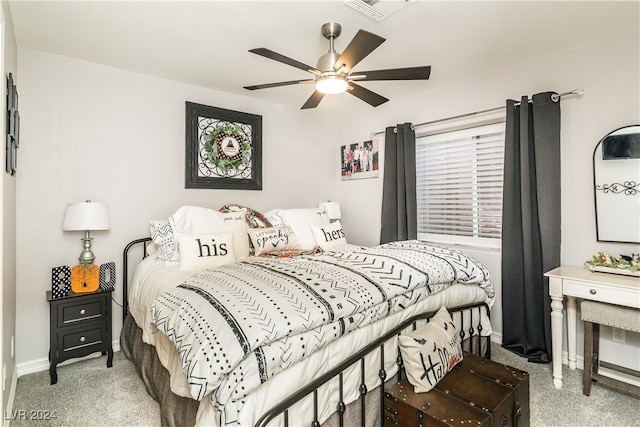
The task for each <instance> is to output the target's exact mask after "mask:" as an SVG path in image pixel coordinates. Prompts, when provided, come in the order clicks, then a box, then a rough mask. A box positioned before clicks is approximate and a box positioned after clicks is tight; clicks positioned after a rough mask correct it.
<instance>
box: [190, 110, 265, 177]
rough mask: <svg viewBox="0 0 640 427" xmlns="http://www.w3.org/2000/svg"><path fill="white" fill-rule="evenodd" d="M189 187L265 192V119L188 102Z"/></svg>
mask: <svg viewBox="0 0 640 427" xmlns="http://www.w3.org/2000/svg"><path fill="white" fill-rule="evenodd" d="M185 188H225V189H236V190H262V116H258V115H255V114H249V113H242V112H239V111H232V110H226V109H223V108H216V107H209V106H206V105H201V104H195V103H192V102H187V103H186V158H185Z"/></svg>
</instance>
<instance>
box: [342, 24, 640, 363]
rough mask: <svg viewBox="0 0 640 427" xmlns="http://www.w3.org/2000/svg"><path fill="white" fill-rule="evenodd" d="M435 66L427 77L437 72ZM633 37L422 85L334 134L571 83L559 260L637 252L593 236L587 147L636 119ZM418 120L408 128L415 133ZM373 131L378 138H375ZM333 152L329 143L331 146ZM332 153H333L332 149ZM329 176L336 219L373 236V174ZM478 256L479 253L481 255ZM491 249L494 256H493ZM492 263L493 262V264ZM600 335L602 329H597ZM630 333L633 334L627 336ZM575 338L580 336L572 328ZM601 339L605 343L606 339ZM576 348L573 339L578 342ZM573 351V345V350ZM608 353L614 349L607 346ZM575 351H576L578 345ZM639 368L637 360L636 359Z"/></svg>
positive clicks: (357, 236)
mask: <svg viewBox="0 0 640 427" xmlns="http://www.w3.org/2000/svg"><path fill="white" fill-rule="evenodd" d="M437 72H438V70H437V68H436V69H434V70H433V73H432V78H433V77H436V76H437ZM638 76H640V38H639V35H638V32H635V33H631V34H627V35H624V36H621V37H617V38H612V39H610V40H607V41H604V42H601V43H598V44H594V45H588V46H583V47H581V48H579V49H575V50H570V51H565V52H558V53H557V54H555V55H551V56H548V57H544V58H537V59H534V60H532V61H531V62H528V63H526V64H522V65H520V66H517V67H513V68H510V69H506V70H503V71H502V72H500V73H496V74H493V75H490V76H479V77H478V78H477V79H474V80H470V81H467V82H463V83H461V84H459V85H457V86H455V87H447V88H443V89H439V90H434V91H431V92H427V93H423V94H420V95H417V96H415V97H414V98H412V99H408V100H402V102H397V101H394V100H393V99H392V100H391V101H390V102H388V103H386V104H384V105H383V106H381V107H379V108H378V109H376V110H374V111H373V112H367V113H366V114H359V115H354V116H350V117H348V123H345V125H344V126H340V127H339V128H340V130H341V135H340V138H341V139H344V138H345V137H346V138H347V139H349V140H350V141H352V142H356V141H362V140H366V139H369V138H370V137H371V133H372V132H379V131H383V130H384V128H385V127H387V126H394V125H395V124H397V123H403V122H412V123H422V122H427V121H431V120H437V119H441V118H445V117H452V116H457V115H460V114H465V113H469V112H473V111H482V110H486V109H489V108H493V107H497V106H501V105H504V103H505V99H507V98H512V99H516V100H519V99H520V97H521V96H522V95H529V96H530V95H532V94H535V93H538V92H545V91H557V92H565V91H569V90H572V89H575V88H578V87H583V88H584V90H585V93H584V95H582V96H573V97H566V98H563V99H562V101H561V102H562V103H561V107H560V109H561V115H562V121H561V127H562V129H561V144H562V147H561V163H562V166H561V167H562V176H561V179H562V248H561V262H562V264H565V265H582V264H583V263H584V261H586V260H588V259H590V258H591V255H593V254H595V253H597V252H598V251H602V250H604V251H608V252H611V253H613V254H618V253H623V254H630V253H638V252H640V245H637V244H615V243H601V242H597V241H596V231H595V213H594V201H593V189H592V184H593V175H592V156H593V150H594V148H595V146H596V144H597V143H598V141H600V139H601V138H602V137H603V136H604V135H606V134H607V133H608V132H610V131H612V130H614V129H617V128H619V127H622V126H625V125H630V124H638V123H640V80H639V79H638ZM419 131H420V129H419V128H418V129H417V130H416V132H418V133H419ZM383 137H384V135H381V136H380V138H381V139H384V138H383ZM331 149H332V150H334V152H336V153H337V151H336V150H337V148H335V147H331ZM334 156H335V157H337V156H338V154H335V155H334ZM332 177H333V180H334V182H333V184H334V185H335V186H337V188H338V191H337V193H338V194H340V196H339V199H338V200H337V201H338V202H340V203H341V207H342V212H343V213H346V215H344V214H343V216H344V217H345V218H343V220H342V223H343V225H344V226H345V230H347V231H348V232H349V235H348V236H347V237H348V238H349V239H350V240H352V241H355V242H357V243H360V244H375V243H377V242H378V238H379V230H380V206H381V204H380V200H381V198H382V194H381V191H382V182H381V178H380V179H367V180H357V181H343V182H341V181H340V180H339V177H338V175H337V174H335V175H333V176H332ZM482 256H483V258H484V259H483V260H486V261H485V262H487V263H488V265H489V269H490V270H492V271H491V272H492V275H493V276H494V277H495V278H499V277H500V271H498V269H499V268H500V261H499V255H491V254H484V255H482ZM485 256H486V257H485ZM496 257H497V259H496ZM496 267H497V268H496ZM496 287H497V289H496V293H497V299H496V301H497V302H496V304H495V305H494V308H493V319H492V323H493V326H494V329H495V330H496V331H497V332H498V333H501V331H502V325H501V319H502V317H501V313H500V311H501V308H500V298H501V292H500V282H499V281H498V283H497V284H496ZM603 335H604V340H605V341H606V340H608V339H609V338H610V333H608V332H606V331H605V332H603ZM634 335H635V336H634ZM579 340H581V336H579ZM627 341H628V342H631V343H634V342H635V343H637V341H638V339H637V334H632V333H627ZM607 344H609V345H608V346H607ZM611 344H612V343H606V344H603V353H609V349H611V348H612V347H613V346H612V345H611ZM581 348H582V346H581V345H579V350H580V349H581ZM625 348H626V352H620V351H616V352H615V354H614V355H613V356H614V357H613V359H614V360H613V362H614V363H615V362H616V360H615V359H616V358H621V357H622V358H624V357H625V356H630V357H628V359H626V360H624V361H623V360H618V361H619V362H620V363H621V364H625V363H626V366H633V365H634V364H638V363H640V359H638V358H635V356H636V355H637V353H638V352H637V350H636V349H632V347H631V346H626V347H625ZM580 351H581V350H580ZM611 353H614V352H611ZM579 354H581V352H580V353H579ZM636 369H640V367H636Z"/></svg>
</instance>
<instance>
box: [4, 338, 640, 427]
mask: <svg viewBox="0 0 640 427" xmlns="http://www.w3.org/2000/svg"><path fill="white" fill-rule="evenodd" d="M492 350H493V357H492V359H494V360H496V361H499V362H502V363H506V364H508V365H511V366H514V367H516V368H519V369H523V370H525V371H528V372H529V374H530V381H531V402H530V403H531V426H533V427H537V426H640V399H638V398H636V397H633V396H631V395H628V394H625V393H622V392H619V391H617V390H615V389H613V388H610V387H607V386H604V385H599V384H595V385H594V386H593V387H592V390H591V396H590V397H586V396H584V395H583V394H582V371H580V370H575V371H571V370H570V369H569V368H568V367H566V366H564V369H563V376H564V378H563V380H564V386H563V388H562V389H561V390H556V389H555V388H554V387H553V383H552V374H551V365H550V364H549V365H539V364H532V363H528V362H527V361H526V360H524V359H522V358H519V357H518V356H516V355H514V354H512V353H510V352H508V351H506V350H504V349H502V348H500V347H498V346H497V345H495V344H494V345H493V348H492ZM45 415H50V416H55V418H52V419H50V420H41V419H34V418H38V417H40V418H42V417H43V416H45ZM34 416H35V417H34ZM12 417H13V418H14V419H13V420H12V421H11V424H10V425H11V426H83V427H84V426H96V427H97V426H113V427H116V426H117V427H121V426H159V425H160V411H159V409H158V405H157V404H156V402H155V401H154V400H153V399H151V398H150V397H149V396H148V395H147V393H146V390H145V388H144V385H143V384H142V381H141V380H140V379H139V378H138V377H137V374H136V372H135V370H134V368H133V365H132V364H131V363H130V362H129V361H128V360H127V359H126V358H125V357H124V356H123V355H122V354H121V353H120V352H117V353H115V357H114V361H113V368H111V369H107V367H106V358H105V357H99V358H95V359H90V360H85V361H81V362H78V363H73V364H70V365H66V366H61V367H59V368H58V384H55V385H49V372H48V371H46V372H39V373H35V374H30V375H25V376H23V377H21V378H19V379H18V385H17V389H16V396H15V401H14V403H13V410H12V411H10V412H6V413H5V418H12ZM20 418H22V419H20ZM292 425H293V424H292Z"/></svg>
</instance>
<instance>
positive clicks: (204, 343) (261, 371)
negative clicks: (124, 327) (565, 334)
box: [131, 241, 493, 425]
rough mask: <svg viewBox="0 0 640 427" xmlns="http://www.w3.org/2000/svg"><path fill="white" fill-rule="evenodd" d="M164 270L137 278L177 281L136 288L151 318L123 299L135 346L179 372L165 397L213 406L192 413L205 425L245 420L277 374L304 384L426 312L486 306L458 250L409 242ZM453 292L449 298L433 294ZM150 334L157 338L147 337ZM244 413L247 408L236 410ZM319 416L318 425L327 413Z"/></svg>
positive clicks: (487, 286)
mask: <svg viewBox="0 0 640 427" xmlns="http://www.w3.org/2000/svg"><path fill="white" fill-rule="evenodd" d="M163 270H165V271H164V272H163V273H159V272H158V271H160V270H154V269H151V271H150V272H147V273H144V274H141V276H144V275H147V276H150V277H153V276H154V275H155V276H158V275H162V276H163V277H171V276H172V277H173V279H178V282H175V281H174V282H173V285H171V284H169V283H166V282H165V283H161V284H156V285H154V288H153V289H152V290H149V289H148V288H146V287H142V286H136V283H134V284H133V286H132V296H133V295H138V296H139V297H142V298H140V299H142V300H145V299H146V300H147V301H149V300H153V301H154V302H153V304H152V309H151V310H150V311H149V310H146V309H144V308H142V307H141V306H138V305H137V304H133V301H132V305H131V311H132V314H133V315H134V318H135V319H136V321H137V323H138V325H139V326H141V327H142V328H143V331H145V341H147V342H149V343H151V344H156V345H157V347H160V348H159V350H158V353H159V355H160V358H161V361H163V364H165V366H167V368H168V369H169V370H170V372H173V371H172V369H176V368H179V369H180V370H181V372H182V373H183V374H184V375H179V374H178V375H172V387H173V388H174V392H176V393H178V394H181V395H187V396H190V397H192V398H195V399H202V398H203V397H205V396H206V395H209V399H207V400H208V401H209V402H211V405H207V406H205V407H203V405H201V410H200V414H199V420H201V422H203V423H204V424H212V423H215V424H220V425H222V424H235V423H237V424H241V425H244V424H247V423H253V422H255V414H259V413H260V411H263V410H264V409H266V408H268V407H269V406H270V405H271V404H273V402H275V401H277V400H275V395H277V394H278V393H277V392H276V393H274V396H272V395H271V394H263V393H262V390H265V389H268V387H265V386H266V385H268V384H269V382H266V381H267V379H268V378H270V377H272V376H274V375H278V373H279V372H281V371H283V370H285V369H286V368H289V369H287V371H285V372H282V374H287V375H289V374H290V373H291V372H296V373H295V374H293V376H292V379H291V380H289V381H287V382H288V383H291V382H292V383H293V384H292V385H293V386H295V384H296V382H297V381H296V380H298V379H305V380H306V377H308V374H307V373H306V372H304V371H300V367H301V366H305V364H308V363H317V362H312V361H314V360H316V359H318V358H321V359H320V360H319V361H320V362H321V363H323V365H321V366H317V365H311V366H314V370H313V371H314V372H318V371H322V370H323V369H324V368H325V367H326V369H329V367H330V366H329V365H326V366H325V365H324V364H326V363H327V361H333V362H334V364H335V363H337V361H338V360H336V358H343V357H344V355H345V354H348V353H347V352H351V351H355V350H357V349H358V348H360V347H362V346H363V345H365V344H366V343H367V340H370V339H371V338H372V337H375V336H379V334H381V333H383V332H384V331H385V330H388V329H391V328H392V327H393V326H395V325H396V324H398V322H400V321H401V320H403V319H405V318H408V317H409V316H411V315H413V314H415V313H418V312H420V311H423V310H424V309H425V306H429V305H430V304H434V306H433V307H430V309H437V308H438V307H440V306H441V305H443V304H444V305H449V306H451V305H458V304H464V303H468V302H476V301H487V302H491V301H492V299H493V289H492V287H491V282H490V278H489V274H488V272H487V270H486V269H485V268H484V267H483V266H481V265H480V264H478V263H477V262H475V261H474V260H472V259H470V258H468V257H466V256H464V255H463V254H461V253H459V252H456V251H452V250H450V249H446V248H442V247H437V246H431V245H427V244H425V243H422V242H418V241H410V242H396V243H391V244H387V245H383V246H380V247H376V248H359V249H356V250H353V251H347V252H331V253H325V254H322V255H315V256H303V257H297V258H293V259H286V260H273V259H252V260H251V261H245V262H241V263H236V264H232V265H228V266H224V267H221V268H218V269H215V270H207V271H202V272H198V273H196V274H195V275H193V274H191V277H186V276H187V274H186V273H185V272H180V271H179V270H176V269H173V270H171V269H170V270H169V272H167V271H166V269H163ZM141 273H142V272H141ZM137 276H138V275H137ZM167 282H170V281H167ZM178 283H181V285H180V286H179V287H175V286H176V284H178ZM454 284H455V285H454ZM452 286H453V287H454V288H456V291H455V292H453V291H452V292H443V291H445V290H446V289H448V288H450V287H452ZM165 289H169V290H168V291H167V292H165V293H161V292H162V291H164V290H165ZM456 293H460V295H461V297H459V298H453V299H454V300H455V301H454V302H453V303H452V304H447V302H448V301H447V300H448V299H451V296H450V295H449V294H453V295H455V294H456ZM157 295H159V297H157ZM427 295H431V297H429V298H425V297H426V296H427ZM145 296H146V298H144V297H145ZM439 296H440V297H439ZM132 300H135V298H132ZM425 301H430V303H425ZM147 307H148V305H147ZM379 320H381V321H379ZM152 324H154V325H155V326H156V327H157V328H158V330H159V331H161V332H162V334H153V333H150V332H152V331H153V327H152ZM366 325H369V327H367V328H363V326H366ZM212 326H215V329H211V327H212ZM364 331H366V332H364ZM347 333H349V337H351V338H350V339H349V340H347V341H344V340H340V342H339V343H340V344H341V345H340V346H339V350H341V351H339V353H336V345H334V344H333V341H334V340H335V339H336V338H339V337H341V336H343V335H345V334H347ZM483 333H484V334H487V333H490V325H488V324H486V325H484V327H483ZM167 337H168V338H169V340H170V341H172V343H173V345H175V347H176V348H177V350H178V354H179V355H180V356H179V357H170V355H171V354H175V351H172V350H171V349H170V348H168V347H170V345H168V343H167V339H166V338H167ZM337 343H338V342H336V344H337ZM164 347H167V348H165V349H164V350H162V348H164ZM348 347H352V349H348ZM161 353H164V354H161ZM325 359H326V360H325ZM298 361H301V363H296V362H298ZM389 369H393V363H391V364H390V365H389ZM390 374H391V372H390ZM174 377H175V379H174ZM293 377H295V379H293ZM185 379H187V381H185ZM371 380H372V381H375V378H372V379H371ZM261 385H263V386H261ZM289 388H290V387H278V391H284V392H285V393H286V390H288V389H289ZM253 390H256V392H255V393H251V392H252V391H253ZM292 390H295V388H293V389H292ZM212 391H213V392H214V393H211V392H212ZM283 396H284V395H283ZM347 401H348V400H347ZM247 405H248V406H249V407H250V408H251V410H245V406H247ZM256 406H258V407H261V408H262V409H260V410H256ZM321 412H322V413H321V419H324V418H326V417H327V416H328V415H329V414H330V409H328V408H327V409H326V410H321ZM325 412H326V413H325ZM212 418H213V419H212ZM214 420H215V422H214Z"/></svg>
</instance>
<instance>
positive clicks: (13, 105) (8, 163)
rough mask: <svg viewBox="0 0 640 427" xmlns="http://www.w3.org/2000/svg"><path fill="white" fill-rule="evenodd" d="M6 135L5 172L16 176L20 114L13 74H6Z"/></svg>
mask: <svg viewBox="0 0 640 427" xmlns="http://www.w3.org/2000/svg"><path fill="white" fill-rule="evenodd" d="M6 104H7V121H6V125H7V135H6V145H5V171H6V172H7V173H8V174H10V175H12V176H15V175H16V171H17V169H18V147H20V113H18V90H17V89H16V85H15V84H14V83H13V74H11V73H8V74H7V103H6Z"/></svg>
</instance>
